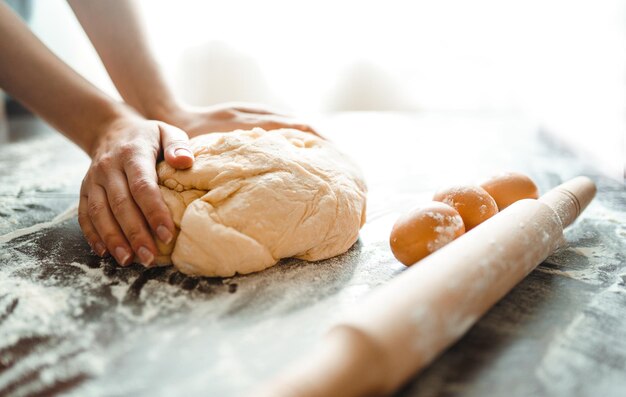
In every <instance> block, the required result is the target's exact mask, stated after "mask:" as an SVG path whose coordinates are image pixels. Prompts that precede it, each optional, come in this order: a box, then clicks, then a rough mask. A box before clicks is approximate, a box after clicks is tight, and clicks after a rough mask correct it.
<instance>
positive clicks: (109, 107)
mask: <svg viewBox="0 0 626 397" xmlns="http://www.w3.org/2000/svg"><path fill="white" fill-rule="evenodd" d="M101 110H102V111H101V113H100V114H99V115H98V117H97V119H95V120H94V124H93V126H92V128H90V131H92V133H91V134H89V135H88V136H87V140H86V141H85V142H84V144H83V145H80V146H81V147H82V148H83V150H84V151H85V152H86V153H87V154H88V155H89V157H92V158H93V157H94V155H95V154H96V152H97V150H98V147H99V146H100V143H101V142H102V140H103V139H105V137H106V135H107V134H108V133H109V132H111V131H112V130H114V129H115V125H116V124H119V123H123V122H124V121H125V120H129V119H137V118H141V116H140V115H139V114H137V112H135V111H134V110H133V109H132V108H130V107H129V106H127V105H125V104H123V103H119V102H110V103H106V104H104V106H102V107H101Z"/></svg>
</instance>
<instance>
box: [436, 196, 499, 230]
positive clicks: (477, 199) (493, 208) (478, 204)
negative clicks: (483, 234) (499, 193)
mask: <svg viewBox="0 0 626 397" xmlns="http://www.w3.org/2000/svg"><path fill="white" fill-rule="evenodd" d="M433 200H435V201H441V202H442V203H446V204H448V205H450V206H452V207H454V208H455V209H456V210H457V211H458V212H459V214H460V215H461V218H463V223H464V224H465V230H466V231H468V230H471V229H472V228H474V227H476V226H478V225H479V224H481V223H483V222H484V221H486V220H487V219H489V218H491V217H492V216H494V215H495V214H497V213H498V206H497V204H496V202H495V201H494V199H493V198H492V197H491V196H490V195H489V193H487V192H486V191H485V189H483V188H482V187H479V186H454V187H451V188H449V189H444V190H440V191H438V192H437V193H435V195H434V196H433Z"/></svg>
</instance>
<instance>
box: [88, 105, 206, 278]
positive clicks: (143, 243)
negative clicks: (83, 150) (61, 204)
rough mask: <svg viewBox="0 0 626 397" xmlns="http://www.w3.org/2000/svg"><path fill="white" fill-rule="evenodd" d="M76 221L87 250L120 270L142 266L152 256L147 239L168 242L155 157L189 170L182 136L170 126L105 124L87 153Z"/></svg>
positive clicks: (135, 120) (170, 226)
mask: <svg viewBox="0 0 626 397" xmlns="http://www.w3.org/2000/svg"><path fill="white" fill-rule="evenodd" d="M90 155H91V158H92V162H91V166H90V167H89V170H88V171H87V174H86V175H85V178H84V179H83V183H82V186H81V192H80V202H79V207H78V221H79V224H80V227H81V229H82V231H83V233H84V235H85V237H86V238H87V241H88V242H89V244H90V246H91V248H92V249H93V250H94V252H96V253H97V254H98V255H100V256H104V255H106V254H107V252H109V253H110V254H111V255H112V256H113V257H114V258H115V260H116V261H117V262H118V263H119V264H120V265H123V266H126V265H129V264H131V263H132V262H133V258H135V259H134V260H135V261H137V262H140V263H142V264H143V265H145V266H150V265H151V264H153V263H154V258H155V256H156V255H157V254H158V252H157V247H156V244H155V241H154V239H153V237H152V236H153V235H155V236H157V237H158V238H159V239H160V240H161V241H163V242H164V243H166V244H167V243H169V242H170V241H171V240H172V238H173V236H174V232H175V227H174V222H173V221H172V217H171V215H170V212H169V209H168V208H167V206H166V204H165V202H164V201H163V198H162V196H161V192H160V191H159V187H158V184H157V174H156V169H155V165H156V162H157V159H158V158H159V156H163V158H164V159H165V161H167V162H168V163H169V164H170V165H172V166H173V167H175V168H180V169H184V168H189V167H191V165H192V164H193V160H194V158H193V153H192V152H191V150H190V148H189V144H188V137H187V134H186V133H185V132H183V131H182V130H180V129H178V128H177V127H174V126H172V125H169V124H166V123H163V122H160V121H154V120H146V119H143V118H141V117H139V116H135V115H128V116H124V117H119V118H117V119H115V120H114V121H112V122H109V123H105V124H104V125H103V126H102V129H101V132H99V133H98V134H97V138H96V139H95V141H94V144H93V145H92V148H91V150H90Z"/></svg>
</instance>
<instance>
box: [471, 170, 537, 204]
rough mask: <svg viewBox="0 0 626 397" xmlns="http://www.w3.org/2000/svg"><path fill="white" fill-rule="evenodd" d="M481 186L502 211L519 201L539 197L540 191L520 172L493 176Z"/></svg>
mask: <svg viewBox="0 0 626 397" xmlns="http://www.w3.org/2000/svg"><path fill="white" fill-rule="evenodd" d="M480 186H481V187H482V188H483V189H485V190H486V191H487V192H488V193H489V194H490V195H491V197H493V199H494V200H495V201H496V204H498V209H499V210H500V211H502V210H503V209H505V208H506V207H508V206H509V205H511V204H513V203H514V202H516V201H518V200H522V199H536V198H538V197H539V190H538V189H537V185H535V182H533V180H532V179H530V178H529V177H527V176H526V175H524V174H520V173H518V172H507V173H502V174H499V175H496V176H493V177H491V178H489V179H488V180H486V181H485V182H483V183H482V184H481V185H480Z"/></svg>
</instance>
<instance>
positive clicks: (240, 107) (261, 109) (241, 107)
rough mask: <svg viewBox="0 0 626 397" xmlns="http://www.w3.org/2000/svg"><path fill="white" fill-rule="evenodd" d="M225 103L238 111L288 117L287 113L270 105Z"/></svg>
mask: <svg viewBox="0 0 626 397" xmlns="http://www.w3.org/2000/svg"><path fill="white" fill-rule="evenodd" d="M224 105H226V106H228V107H231V108H232V109H235V110H236V111H238V112H243V113H254V114H267V115H270V114H273V115H276V116H281V117H288V116H287V115H286V114H284V113H282V112H279V111H276V109H272V108H270V107H269V106H261V105H257V104H248V103H238V102H233V103H227V104H224Z"/></svg>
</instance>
